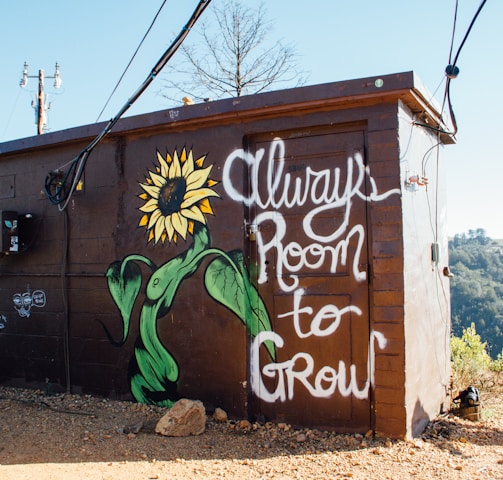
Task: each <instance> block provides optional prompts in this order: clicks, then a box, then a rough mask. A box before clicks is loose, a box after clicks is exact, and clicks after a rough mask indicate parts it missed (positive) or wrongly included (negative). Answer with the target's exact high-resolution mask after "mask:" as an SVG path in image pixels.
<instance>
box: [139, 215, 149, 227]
mask: <svg viewBox="0 0 503 480" xmlns="http://www.w3.org/2000/svg"><path fill="white" fill-rule="evenodd" d="M147 224H148V215H147V214H145V215H143V217H141V220H140V223H139V224H138V226H139V227H145V226H146V225H147Z"/></svg>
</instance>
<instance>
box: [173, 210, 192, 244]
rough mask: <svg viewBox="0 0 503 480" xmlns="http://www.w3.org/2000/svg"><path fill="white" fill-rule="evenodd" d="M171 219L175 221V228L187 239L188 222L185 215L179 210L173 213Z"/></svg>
mask: <svg viewBox="0 0 503 480" xmlns="http://www.w3.org/2000/svg"><path fill="white" fill-rule="evenodd" d="M171 220H172V222H173V228H174V229H175V230H176V231H177V232H178V233H179V234H180V235H181V237H182V238H183V239H184V240H185V239H186V238H187V226H188V222H187V219H186V218H185V217H182V215H180V214H179V213H178V212H175V213H173V215H171Z"/></svg>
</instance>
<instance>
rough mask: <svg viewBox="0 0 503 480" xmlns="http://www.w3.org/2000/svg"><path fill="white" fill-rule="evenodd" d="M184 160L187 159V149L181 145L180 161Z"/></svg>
mask: <svg viewBox="0 0 503 480" xmlns="http://www.w3.org/2000/svg"><path fill="white" fill-rule="evenodd" d="M185 160H187V150H186V149H185V147H183V148H182V153H181V154H180V163H183V162H185Z"/></svg>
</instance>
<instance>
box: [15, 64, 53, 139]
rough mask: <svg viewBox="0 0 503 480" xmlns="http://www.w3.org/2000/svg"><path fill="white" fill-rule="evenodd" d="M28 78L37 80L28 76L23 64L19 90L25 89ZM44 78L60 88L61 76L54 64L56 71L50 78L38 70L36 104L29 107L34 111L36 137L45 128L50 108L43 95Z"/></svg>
mask: <svg viewBox="0 0 503 480" xmlns="http://www.w3.org/2000/svg"><path fill="white" fill-rule="evenodd" d="M29 78H37V77H36V76H32V75H28V64H27V63H26V62H24V68H23V76H22V78H21V81H20V82H19V86H20V87H21V88H24V87H26V85H27V84H28V79H29ZM44 78H54V88H59V87H61V76H60V73H59V65H58V63H57V62H56V71H55V72H54V75H53V76H52V77H45V76H44V71H43V70H42V69H40V70H39V71H38V95H37V103H36V104H35V103H34V102H32V104H31V106H32V107H33V108H34V109H35V111H36V118H37V121H36V124H37V133H38V135H40V134H42V133H44V127H45V126H46V123H47V122H46V112H47V110H49V109H50V108H51V104H50V103H49V105H47V95H46V94H45V93H44Z"/></svg>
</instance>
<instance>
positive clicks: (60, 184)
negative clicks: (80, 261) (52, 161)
mask: <svg viewBox="0 0 503 480" xmlns="http://www.w3.org/2000/svg"><path fill="white" fill-rule="evenodd" d="M210 1H211V0H200V1H199V4H198V5H197V7H196V9H195V10H194V12H193V13H192V16H191V17H190V19H189V21H188V22H187V24H186V25H185V26H184V27H183V29H182V30H181V31H180V33H179V34H178V36H177V37H176V38H175V40H174V41H173V42H172V43H171V45H170V46H169V47H168V49H167V50H166V51H165V52H164V54H163V55H162V57H161V58H160V59H159V60H158V62H157V63H156V64H155V66H154V68H153V69H152V70H151V71H150V73H149V74H148V76H147V78H146V79H145V80H144V82H143V83H142V84H141V85H140V87H139V88H138V89H137V90H136V91H135V92H134V93H133V95H132V96H131V97H130V98H129V99H128V101H127V102H126V103H125V104H124V106H123V107H122V108H121V109H120V110H119V112H118V113H117V115H116V116H115V117H114V118H112V119H111V120H110V121H109V122H108V124H107V125H106V126H105V128H104V129H103V130H102V131H101V132H100V133H99V134H98V135H97V136H96V138H95V139H94V140H93V141H92V142H91V143H89V145H87V147H85V148H84V150H82V151H81V152H80V153H79V154H78V155H77V156H76V157H75V158H74V159H73V160H71V161H70V162H69V163H68V164H67V165H70V166H69V167H68V169H67V170H66V171H65V172H63V171H61V170H59V169H58V170H55V171H52V172H49V173H48V174H47V176H46V178H45V184H44V190H45V194H46V195H47V198H48V199H49V201H50V202H51V203H52V204H54V205H58V208H59V210H60V211H63V210H64V209H65V208H66V207H67V206H68V203H69V202H70V199H71V197H72V195H73V192H74V191H75V189H76V188H77V185H78V183H79V181H80V179H81V177H82V173H83V171H84V168H85V166H86V162H87V159H88V157H89V155H90V154H91V152H92V151H93V149H94V147H96V145H98V143H99V142H101V140H103V138H104V137H105V136H106V135H108V134H109V133H110V131H111V130H112V128H113V127H114V126H115V124H116V123H117V122H118V121H119V119H120V118H121V117H122V116H123V115H124V113H126V111H127V110H128V109H129V108H130V107H131V106H132V105H133V103H134V102H136V100H138V98H139V97H140V95H141V94H142V93H143V92H144V91H145V90H146V89H147V88H148V86H149V85H150V84H151V83H152V82H153V81H154V79H155V78H156V77H157V75H158V74H159V72H160V71H161V70H162V69H163V68H164V67H165V65H166V64H167V63H168V61H169V60H170V59H171V57H172V56H173V55H174V54H175V52H176V51H177V50H178V48H179V47H180V45H181V44H182V42H183V41H184V40H185V37H186V36H187V35H188V33H189V31H190V29H191V28H192V27H193V26H194V24H195V23H196V22H197V20H198V19H199V17H200V16H201V14H202V13H203V12H204V10H205V9H206V7H207V6H208V5H209V3H210ZM161 8H162V7H161ZM67 165H65V167H66V166H67Z"/></svg>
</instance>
